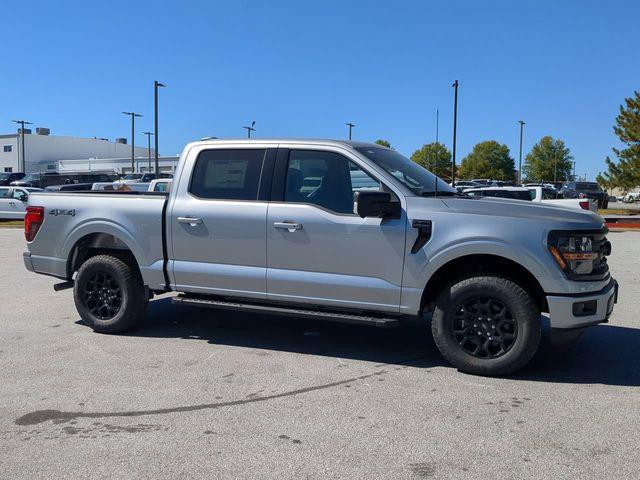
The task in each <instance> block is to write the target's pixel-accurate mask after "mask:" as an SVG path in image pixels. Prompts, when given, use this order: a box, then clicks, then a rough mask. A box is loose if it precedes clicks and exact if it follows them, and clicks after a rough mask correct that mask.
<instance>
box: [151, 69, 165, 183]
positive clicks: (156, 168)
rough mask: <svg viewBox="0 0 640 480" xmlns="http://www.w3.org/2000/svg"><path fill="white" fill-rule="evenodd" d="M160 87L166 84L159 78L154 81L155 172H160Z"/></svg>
mask: <svg viewBox="0 0 640 480" xmlns="http://www.w3.org/2000/svg"><path fill="white" fill-rule="evenodd" d="M158 87H166V85H165V84H163V83H160V82H159V81H157V80H154V81H153V108H154V113H155V118H154V127H155V128H154V132H155V133H154V136H155V147H156V151H155V154H154V158H155V162H154V165H155V172H156V173H158Z"/></svg>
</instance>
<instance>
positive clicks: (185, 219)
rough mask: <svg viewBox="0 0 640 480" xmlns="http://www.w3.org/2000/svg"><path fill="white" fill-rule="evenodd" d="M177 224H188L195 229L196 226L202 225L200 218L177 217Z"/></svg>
mask: <svg viewBox="0 0 640 480" xmlns="http://www.w3.org/2000/svg"><path fill="white" fill-rule="evenodd" d="M178 222H180V223H188V224H189V225H191V226H192V227H195V226H196V225H200V224H201V223H202V219H201V218H200V217H178Z"/></svg>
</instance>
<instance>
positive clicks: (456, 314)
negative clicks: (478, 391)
mask: <svg viewBox="0 0 640 480" xmlns="http://www.w3.org/2000/svg"><path fill="white" fill-rule="evenodd" d="M431 331H432V333H433V338H434V340H435V343H436V345H437V347H438V349H439V350H440V353H442V355H443V356H444V357H445V358H446V359H447V360H448V361H449V362H450V363H451V364H452V365H453V366H454V367H456V368H457V369H459V370H460V371H462V372H466V373H471V374H476V375H507V374H510V373H513V372H515V371H516V370H519V369H521V368H522V367H524V366H525V365H527V364H528V363H529V361H530V360H531V358H532V357H533V356H534V354H535V353H536V351H537V349H538V345H539V344H540V337H541V321H540V312H539V310H538V308H537V307H536V305H535V302H534V301H533V299H532V298H531V295H529V294H528V293H527V292H526V291H525V290H523V289H522V288H521V287H520V286H519V285H517V284H516V283H514V282H512V281H510V280H508V279H506V278H502V277H497V276H477V277H471V278H466V279H464V280H460V281H457V282H455V283H453V284H452V285H450V286H449V287H448V288H445V289H444V291H443V292H441V293H440V295H439V296H438V299H437V300H436V307H435V310H434V312H433V318H432V323H431Z"/></svg>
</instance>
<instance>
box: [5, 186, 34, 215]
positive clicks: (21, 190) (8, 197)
mask: <svg viewBox="0 0 640 480" xmlns="http://www.w3.org/2000/svg"><path fill="white" fill-rule="evenodd" d="M37 191H40V189H38V188H30V187H0V218H1V219H4V220H6V219H14V220H21V219H23V218H24V216H25V212H26V208H27V201H28V200H29V195H30V194H31V193H32V192H37Z"/></svg>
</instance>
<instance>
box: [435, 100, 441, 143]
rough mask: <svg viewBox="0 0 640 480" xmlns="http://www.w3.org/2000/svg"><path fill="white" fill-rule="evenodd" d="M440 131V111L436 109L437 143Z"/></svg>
mask: <svg viewBox="0 0 640 480" xmlns="http://www.w3.org/2000/svg"><path fill="white" fill-rule="evenodd" d="M439 129H440V110H438V109H437V108H436V143H438V133H439V131H438V130H439Z"/></svg>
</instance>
